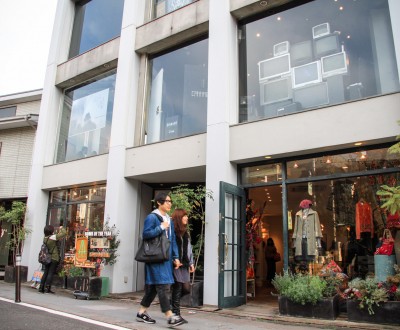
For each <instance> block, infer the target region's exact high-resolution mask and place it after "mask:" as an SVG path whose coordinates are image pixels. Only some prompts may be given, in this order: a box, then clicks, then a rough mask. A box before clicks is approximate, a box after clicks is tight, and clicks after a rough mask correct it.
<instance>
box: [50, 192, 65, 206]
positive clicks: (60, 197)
mask: <svg viewBox="0 0 400 330" xmlns="http://www.w3.org/2000/svg"><path fill="white" fill-rule="evenodd" d="M66 201H67V190H57V191H52V192H50V204H57V203H65V202H66Z"/></svg>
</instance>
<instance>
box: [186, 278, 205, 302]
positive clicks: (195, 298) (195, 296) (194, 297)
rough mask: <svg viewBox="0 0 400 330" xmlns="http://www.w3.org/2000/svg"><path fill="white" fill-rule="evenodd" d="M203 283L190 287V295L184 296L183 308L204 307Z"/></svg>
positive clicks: (196, 283)
mask: <svg viewBox="0 0 400 330" xmlns="http://www.w3.org/2000/svg"><path fill="white" fill-rule="evenodd" d="M203 284H204V282H203V281H195V282H194V283H193V284H192V285H190V293H188V294H186V295H184V296H182V298H181V306H183V307H199V306H203Z"/></svg>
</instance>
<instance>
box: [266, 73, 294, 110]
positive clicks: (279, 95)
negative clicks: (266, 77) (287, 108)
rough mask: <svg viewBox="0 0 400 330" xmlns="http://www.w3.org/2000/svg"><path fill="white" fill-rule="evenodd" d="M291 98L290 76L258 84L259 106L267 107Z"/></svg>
mask: <svg viewBox="0 0 400 330" xmlns="http://www.w3.org/2000/svg"><path fill="white" fill-rule="evenodd" d="M291 98H292V79H291V77H290V76H288V77H284V78H281V79H275V80H270V81H266V82H264V83H261V84H260V104H261V105H267V104H271V103H275V102H279V101H285V100H289V99H291Z"/></svg>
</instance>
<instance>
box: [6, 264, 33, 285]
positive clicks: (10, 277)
mask: <svg viewBox="0 0 400 330" xmlns="http://www.w3.org/2000/svg"><path fill="white" fill-rule="evenodd" d="M15 268H16V267H15V266H6V267H5V270H4V282H7V283H15V277H16V273H17V272H16V269H15ZM27 278H28V267H27V266H20V280H21V283H23V282H26V281H27Z"/></svg>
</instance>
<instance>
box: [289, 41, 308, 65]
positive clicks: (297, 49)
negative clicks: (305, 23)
mask: <svg viewBox="0 0 400 330" xmlns="http://www.w3.org/2000/svg"><path fill="white" fill-rule="evenodd" d="M313 59H314V56H313V45H312V41H311V40H306V41H302V42H298V43H296V44H293V45H291V47H290V60H291V65H292V67H293V66H298V65H302V64H306V63H308V62H311V61H313Z"/></svg>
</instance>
